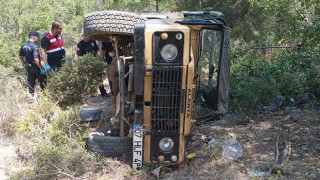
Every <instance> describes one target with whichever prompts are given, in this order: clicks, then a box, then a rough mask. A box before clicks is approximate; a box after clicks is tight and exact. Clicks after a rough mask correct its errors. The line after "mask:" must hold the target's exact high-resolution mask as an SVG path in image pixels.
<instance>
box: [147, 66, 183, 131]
mask: <svg viewBox="0 0 320 180" xmlns="http://www.w3.org/2000/svg"><path fill="white" fill-rule="evenodd" d="M181 78H182V67H180V66H171V67H167V66H157V67H153V69H152V102H151V108H152V114H151V121H152V126H151V127H152V128H151V133H152V134H178V133H179V127H180V125H179V124H180V123H179V120H180V103H181V100H180V99H181V83H182V82H181Z"/></svg>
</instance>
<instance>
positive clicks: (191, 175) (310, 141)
mask: <svg viewBox="0 0 320 180" xmlns="http://www.w3.org/2000/svg"><path fill="white" fill-rule="evenodd" d="M112 104H113V96H111V97H108V98H102V97H100V96H98V97H92V98H90V99H89V100H88V101H87V103H86V104H84V105H83V106H82V108H83V109H95V108H103V109H104V110H105V114H106V116H105V117H104V119H103V120H101V121H92V122H88V123H84V125H87V127H89V128H90V129H91V130H92V131H94V130H95V129H99V128H103V127H105V126H106V125H108V124H109V125H110V122H109V118H110V117H111V116H112V114H113V105H112ZM0 138H1V139H0V162H1V163H0V179H6V178H7V177H6V176H5V173H6V172H12V171H14V170H15V169H19V168H20V169H21V167H20V165H19V163H17V162H19V160H18V157H17V155H16V153H15V147H14V142H12V141H11V140H10V137H6V136H4V135H1V136H0ZM212 139H215V140H217V141H219V142H221V143H222V144H223V143H224V142H225V141H226V140H228V139H236V140H237V141H238V142H240V144H241V146H242V149H243V156H241V157H240V158H238V159H235V160H231V159H228V158H224V157H222V153H221V152H222V149H223V145H221V146H216V147H213V148H210V147H209V146H208V142H209V141H210V140H212ZM192 153H194V157H192V156H191V155H192ZM187 155H189V156H190V159H186V161H185V163H183V164H179V165H174V166H160V165H159V166H148V167H146V168H144V170H143V171H146V172H147V173H145V172H135V171H133V170H132V169H131V168H130V164H129V163H128V162H126V161H121V160H118V159H112V158H107V159H106V160H107V161H110V167H106V168H104V172H99V173H97V172H95V173H94V174H93V172H92V173H90V172H89V173H87V174H85V175H83V176H82V177H80V178H81V179H96V178H98V177H100V178H107V179H157V175H154V174H157V173H156V172H153V173H152V171H154V170H155V169H156V168H158V169H157V170H160V172H159V176H158V179H165V180H173V179H188V180H193V179H194V180H196V179H320V161H319V156H320V110H318V109H314V108H309V109H298V108H296V107H290V108H285V109H284V110H278V111H276V112H265V113H263V114H257V115H255V116H254V117H248V116H241V115H235V114H232V115H231V114H229V115H227V116H226V117H225V118H224V119H222V120H219V121H214V122H205V123H202V124H197V125H196V124H195V123H194V124H193V126H192V134H191V135H190V137H189V143H188V146H187ZM159 167H161V168H159ZM119 172H121V173H119Z"/></svg>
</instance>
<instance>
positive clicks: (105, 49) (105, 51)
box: [101, 42, 113, 94]
mask: <svg viewBox="0 0 320 180" xmlns="http://www.w3.org/2000/svg"><path fill="white" fill-rule="evenodd" d="M101 50H102V52H101V55H102V56H103V60H104V61H105V62H106V63H107V64H108V65H110V64H111V62H112V57H111V56H110V55H109V52H111V51H113V46H112V43H111V42H102V47H101ZM108 81H109V86H110V90H111V93H112V94H113V90H112V82H111V81H110V79H109V78H108Z"/></svg>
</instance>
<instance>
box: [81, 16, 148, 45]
mask: <svg viewBox="0 0 320 180" xmlns="http://www.w3.org/2000/svg"><path fill="white" fill-rule="evenodd" d="M145 20H146V19H145V18H144V17H141V16H139V15H138V14H135V13H128V12H121V11H98V12H93V13H89V14H86V15H85V17H84V25H83V33H84V34H85V35H86V36H89V37H90V38H92V39H95V40H98V41H106V40H107V39H108V37H109V36H110V35H127V36H133V32H134V25H135V23H136V22H140V21H145Z"/></svg>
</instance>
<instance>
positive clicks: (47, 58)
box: [41, 22, 66, 71]
mask: <svg viewBox="0 0 320 180" xmlns="http://www.w3.org/2000/svg"><path fill="white" fill-rule="evenodd" d="M61 31H62V24H61V23H59V22H53V23H52V26H51V31H49V32H48V33H46V34H45V35H44V36H43V38H42V40H41V47H42V49H41V54H42V58H43V62H44V63H45V65H44V68H45V70H46V71H50V70H51V69H53V70H56V69H58V68H60V67H61V66H62V64H63V63H64V56H65V54H66V51H65V49H64V45H63V39H62V36H61Z"/></svg>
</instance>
